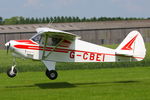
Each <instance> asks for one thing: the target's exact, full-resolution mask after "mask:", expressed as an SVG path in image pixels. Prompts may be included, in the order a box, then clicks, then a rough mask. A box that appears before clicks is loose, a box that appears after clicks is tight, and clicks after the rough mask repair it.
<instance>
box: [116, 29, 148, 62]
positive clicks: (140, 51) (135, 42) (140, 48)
mask: <svg viewBox="0 0 150 100" xmlns="http://www.w3.org/2000/svg"><path fill="white" fill-rule="evenodd" d="M116 55H123V56H131V57H133V58H135V60H137V61H140V60H143V59H144V57H145V55H146V48H145V44H144V40H143V38H142V36H141V34H140V33H139V32H138V31H132V32H130V33H129V34H128V35H127V36H126V38H125V39H124V40H123V42H122V43H121V44H120V45H119V46H118V47H117V48H116Z"/></svg>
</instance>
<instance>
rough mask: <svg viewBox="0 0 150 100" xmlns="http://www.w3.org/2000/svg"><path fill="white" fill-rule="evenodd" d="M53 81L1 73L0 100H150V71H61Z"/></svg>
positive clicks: (34, 75) (40, 76)
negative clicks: (9, 76) (10, 76)
mask: <svg viewBox="0 0 150 100" xmlns="http://www.w3.org/2000/svg"><path fill="white" fill-rule="evenodd" d="M58 73H59V77H58V79H57V80H54V81H51V80H49V79H48V78H47V77H45V75H44V73H42V72H24V73H19V75H18V76H16V77H15V78H13V79H10V78H8V77H7V76H6V75H5V74H0V100H150V95H149V94H150V85H149V84H150V68H149V67H133V68H113V69H112V68H107V69H93V70H90V69H86V70H62V71H58Z"/></svg>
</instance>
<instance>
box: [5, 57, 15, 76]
mask: <svg viewBox="0 0 150 100" xmlns="http://www.w3.org/2000/svg"><path fill="white" fill-rule="evenodd" d="M15 67H16V60H15V58H14V59H13V65H12V67H11V68H9V69H8V70H7V75H8V76H9V77H10V78H13V77H15V76H16V75H17V69H16V68H15Z"/></svg>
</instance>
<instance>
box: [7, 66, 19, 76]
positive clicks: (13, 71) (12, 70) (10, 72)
mask: <svg viewBox="0 0 150 100" xmlns="http://www.w3.org/2000/svg"><path fill="white" fill-rule="evenodd" d="M7 75H8V76H9V77H10V78H13V77H15V76H16V75H17V69H16V68H10V69H8V70H7Z"/></svg>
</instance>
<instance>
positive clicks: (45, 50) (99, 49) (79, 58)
mask: <svg viewBox="0 0 150 100" xmlns="http://www.w3.org/2000/svg"><path fill="white" fill-rule="evenodd" d="M9 43H10V44H11V45H10V49H11V51H12V52H13V55H14V56H17V57H23V58H29V59H34V60H50V61H55V62H116V61H131V60H132V61H133V60H134V58H133V57H125V56H120V55H116V54H115V49H110V48H107V47H103V46H99V45H96V44H92V43H89V42H85V41H82V40H79V39H75V40H74V41H67V40H64V41H63V42H62V43H61V44H60V45H59V46H57V47H56V46H49V45H47V46H46V47H44V44H40V43H37V42H35V41H33V40H31V39H30V40H11V41H9ZM6 44H8V43H6ZM43 56H44V58H43Z"/></svg>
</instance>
